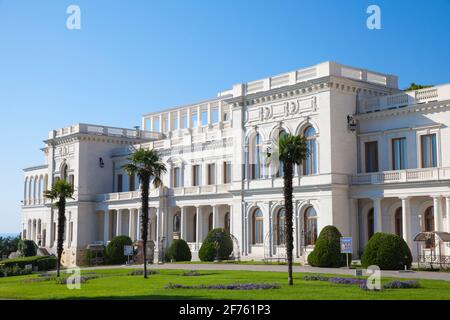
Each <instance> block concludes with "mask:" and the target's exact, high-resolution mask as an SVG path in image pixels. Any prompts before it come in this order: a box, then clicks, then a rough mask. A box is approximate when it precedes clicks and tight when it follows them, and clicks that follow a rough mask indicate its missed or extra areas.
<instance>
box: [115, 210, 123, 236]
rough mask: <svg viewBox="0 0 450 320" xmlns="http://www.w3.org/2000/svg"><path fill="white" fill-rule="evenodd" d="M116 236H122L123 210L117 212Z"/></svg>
mask: <svg viewBox="0 0 450 320" xmlns="http://www.w3.org/2000/svg"><path fill="white" fill-rule="evenodd" d="M116 213H117V219H116V220H117V221H116V236H120V235H122V210H117V211H116Z"/></svg>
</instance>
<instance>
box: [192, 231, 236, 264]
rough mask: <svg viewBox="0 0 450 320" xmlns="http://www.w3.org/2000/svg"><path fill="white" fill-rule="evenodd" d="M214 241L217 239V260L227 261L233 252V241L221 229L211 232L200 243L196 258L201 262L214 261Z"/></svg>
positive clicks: (215, 250) (215, 249)
mask: <svg viewBox="0 0 450 320" xmlns="http://www.w3.org/2000/svg"><path fill="white" fill-rule="evenodd" d="M216 239H219V240H218V241H219V259H220V260H228V258H229V257H230V255H231V253H232V252H233V240H231V237H230V234H229V233H228V232H227V231H226V230H225V229H223V228H217V229H213V230H211V231H210V232H209V233H208V235H207V236H206V238H205V240H204V241H203V243H202V246H201V248H200V251H199V252H198V256H199V258H200V260H201V261H214V260H215V259H216V255H217V248H216V246H215V241H216Z"/></svg>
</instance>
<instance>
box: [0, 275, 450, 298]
mask: <svg viewBox="0 0 450 320" xmlns="http://www.w3.org/2000/svg"><path fill="white" fill-rule="evenodd" d="M129 272H130V269H109V270H97V271H84V273H89V274H92V273H98V274H99V275H100V276H101V277H100V278H97V279H91V280H89V281H88V282H87V283H85V284H82V285H81V289H80V290H69V289H67V287H66V286H65V285H61V284H56V282H55V281H54V280H52V281H45V282H30V279H32V278H37V277H38V276H37V275H28V276H20V277H10V278H0V298H3V299H245V300H251V299H263V300H264V299H269V300H275V299H292V300H294V299H371V300H374V299H450V282H446V281H434V280H420V284H421V286H422V287H421V288H419V289H390V290H384V291H382V292H367V291H363V290H361V289H360V288H359V287H357V286H355V285H338V284H331V283H328V282H322V281H305V280H302V276H303V275H304V274H301V273H296V274H295V285H294V286H293V287H289V286H287V285H286V282H287V281H286V278H287V274H286V273H281V272H249V271H219V270H217V271H209V270H208V271H200V273H201V275H200V276H196V277H185V276H180V274H181V273H182V271H181V270H161V271H160V274H156V275H150V276H149V278H148V279H143V277H142V276H129V275H128V274H129ZM389 280H391V279H383V282H385V281H389ZM169 282H172V283H177V284H184V285H199V284H206V285H207V284H229V283H237V282H239V283H262V282H264V283H280V284H282V288H280V289H271V290H255V291H240V290H238V291H232V290H205V289H165V288H164V287H165V286H166V285H167V284H168V283H169Z"/></svg>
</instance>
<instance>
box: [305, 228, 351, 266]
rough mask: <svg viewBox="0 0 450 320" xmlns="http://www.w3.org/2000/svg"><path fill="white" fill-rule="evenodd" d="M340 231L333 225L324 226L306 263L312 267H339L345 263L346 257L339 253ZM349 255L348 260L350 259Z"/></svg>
mask: <svg viewBox="0 0 450 320" xmlns="http://www.w3.org/2000/svg"><path fill="white" fill-rule="evenodd" d="M341 237H342V235H341V233H340V232H339V230H338V229H337V228H336V227H335V226H326V227H325V228H323V229H322V231H321V232H320V235H319V237H318V238H317V241H316V245H315V248H314V250H313V251H312V252H311V253H310V254H309V255H308V263H309V264H310V265H311V266H314V267H321V268H327V267H328V268H339V267H344V266H346V265H347V257H346V255H345V254H344V253H341V245H340V238H341ZM351 260H352V258H351V255H349V261H351Z"/></svg>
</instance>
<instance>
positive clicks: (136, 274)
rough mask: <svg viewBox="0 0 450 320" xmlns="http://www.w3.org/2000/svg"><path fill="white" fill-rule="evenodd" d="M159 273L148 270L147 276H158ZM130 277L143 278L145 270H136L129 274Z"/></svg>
mask: <svg viewBox="0 0 450 320" xmlns="http://www.w3.org/2000/svg"><path fill="white" fill-rule="evenodd" d="M158 273H159V272H158V271H156V270H147V275H148V276H149V275H152V274H158ZM128 275H129V276H143V275H144V269H136V270H133V271H131V272H130V273H129V274H128Z"/></svg>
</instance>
